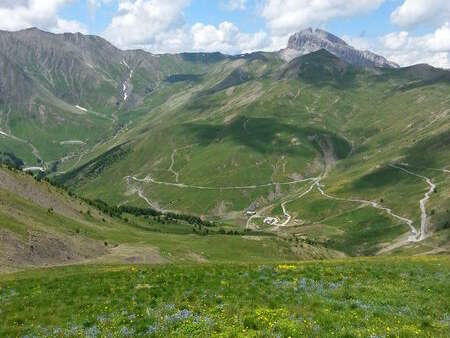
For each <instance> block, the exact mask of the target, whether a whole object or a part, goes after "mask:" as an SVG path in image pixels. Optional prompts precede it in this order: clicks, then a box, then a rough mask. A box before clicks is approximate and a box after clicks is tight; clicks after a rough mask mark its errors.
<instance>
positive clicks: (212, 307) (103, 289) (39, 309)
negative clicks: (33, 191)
mask: <svg viewBox="0 0 450 338" xmlns="http://www.w3.org/2000/svg"><path fill="white" fill-rule="evenodd" d="M449 272H450V260H449V258H448V256H441V257H416V258H382V259H381V258H378V259H357V260H348V261H323V262H302V263H298V264H278V265H255V264H251V265H229V264H226V265H222V264H219V265H200V266H199V265H196V266H190V265H187V266H164V267H151V266H72V267H64V268H56V269H45V270H33V271H27V272H23V273H18V274H13V275H4V276H1V277H0V299H1V303H0V311H1V314H2V321H1V323H0V335H1V336H24V335H37V336H55V337H62V336H67V335H68V336H78V335H81V336H89V335H100V336H108V335H112V336H117V337H124V336H127V335H132V336H151V337H167V336H177V337H192V336H196V337H209V336H219V337H261V336H264V337H300V336H303V337H304V336H307V337H332V336H336V337H359V336H361V337H369V336H378V337H381V336H383V337H446V336H448V333H449V326H448V325H449V317H448V316H449V314H448V310H449V302H448V300H449V299H450V294H449V288H448V279H449V278H450V276H449Z"/></svg>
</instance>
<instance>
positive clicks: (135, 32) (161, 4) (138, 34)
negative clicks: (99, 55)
mask: <svg viewBox="0 0 450 338" xmlns="http://www.w3.org/2000/svg"><path fill="white" fill-rule="evenodd" d="M188 3H189V1H188V0H171V1H167V0H136V1H132V0H120V1H119V9H118V13H117V14H116V15H115V16H114V17H113V18H112V21H111V23H110V24H109V25H108V27H107V28H106V30H105V32H104V35H105V37H106V38H107V39H109V40H110V41H112V42H113V43H115V44H116V45H118V46H119V47H122V48H130V47H138V46H147V48H148V49H150V50H153V51H160V50H161V49H164V46H167V47H166V48H167V50H168V51H173V50H176V49H177V46H178V45H179V44H180V43H181V42H182V41H180V40H182V39H183V38H184V37H183V35H184V34H185V32H184V31H183V28H184V26H185V18H184V15H183V9H184V8H185V7H186V6H187V5H188Z"/></svg>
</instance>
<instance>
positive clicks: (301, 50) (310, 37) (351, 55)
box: [280, 28, 398, 68]
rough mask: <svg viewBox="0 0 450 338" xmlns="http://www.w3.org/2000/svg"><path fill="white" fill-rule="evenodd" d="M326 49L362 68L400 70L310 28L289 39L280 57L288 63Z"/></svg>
mask: <svg viewBox="0 0 450 338" xmlns="http://www.w3.org/2000/svg"><path fill="white" fill-rule="evenodd" d="M320 49H325V50H326V51H328V52H330V53H331V54H333V55H335V56H337V57H338V58H340V59H342V60H344V61H346V62H348V63H350V64H353V65H358V66H362V67H385V68H386V67H387V68H398V65H397V64H395V63H393V62H390V61H388V60H386V59H385V58H384V57H382V56H380V55H377V54H375V53H372V52H370V51H367V50H366V51H361V50H358V49H355V48H353V47H352V46H350V45H349V44H347V43H346V42H345V41H344V40H342V39H340V38H338V37H337V36H335V35H333V34H330V33H328V32H326V31H324V30H321V29H316V30H313V29H312V28H308V29H305V30H302V31H300V32H298V33H295V34H294V35H292V36H291V37H290V38H289V42H288V46H287V48H286V49H283V50H281V51H280V55H281V57H282V58H283V59H285V60H286V61H291V60H292V59H294V58H296V57H298V56H301V55H305V54H309V53H312V52H316V51H318V50H320Z"/></svg>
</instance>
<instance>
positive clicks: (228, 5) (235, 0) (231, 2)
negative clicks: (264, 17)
mask: <svg viewBox="0 0 450 338" xmlns="http://www.w3.org/2000/svg"><path fill="white" fill-rule="evenodd" d="M221 5H222V7H223V8H225V9H226V10H229V11H243V10H245V9H246V8H247V0H227V1H223V2H222V3H221Z"/></svg>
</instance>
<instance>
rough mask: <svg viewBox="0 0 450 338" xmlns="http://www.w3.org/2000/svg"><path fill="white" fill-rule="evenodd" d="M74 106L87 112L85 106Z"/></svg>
mask: <svg viewBox="0 0 450 338" xmlns="http://www.w3.org/2000/svg"><path fill="white" fill-rule="evenodd" d="M75 107H76V108H78V109H79V110H82V111H84V112H87V111H88V110H87V109H86V108H83V107H81V106H79V105H76V106H75Z"/></svg>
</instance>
